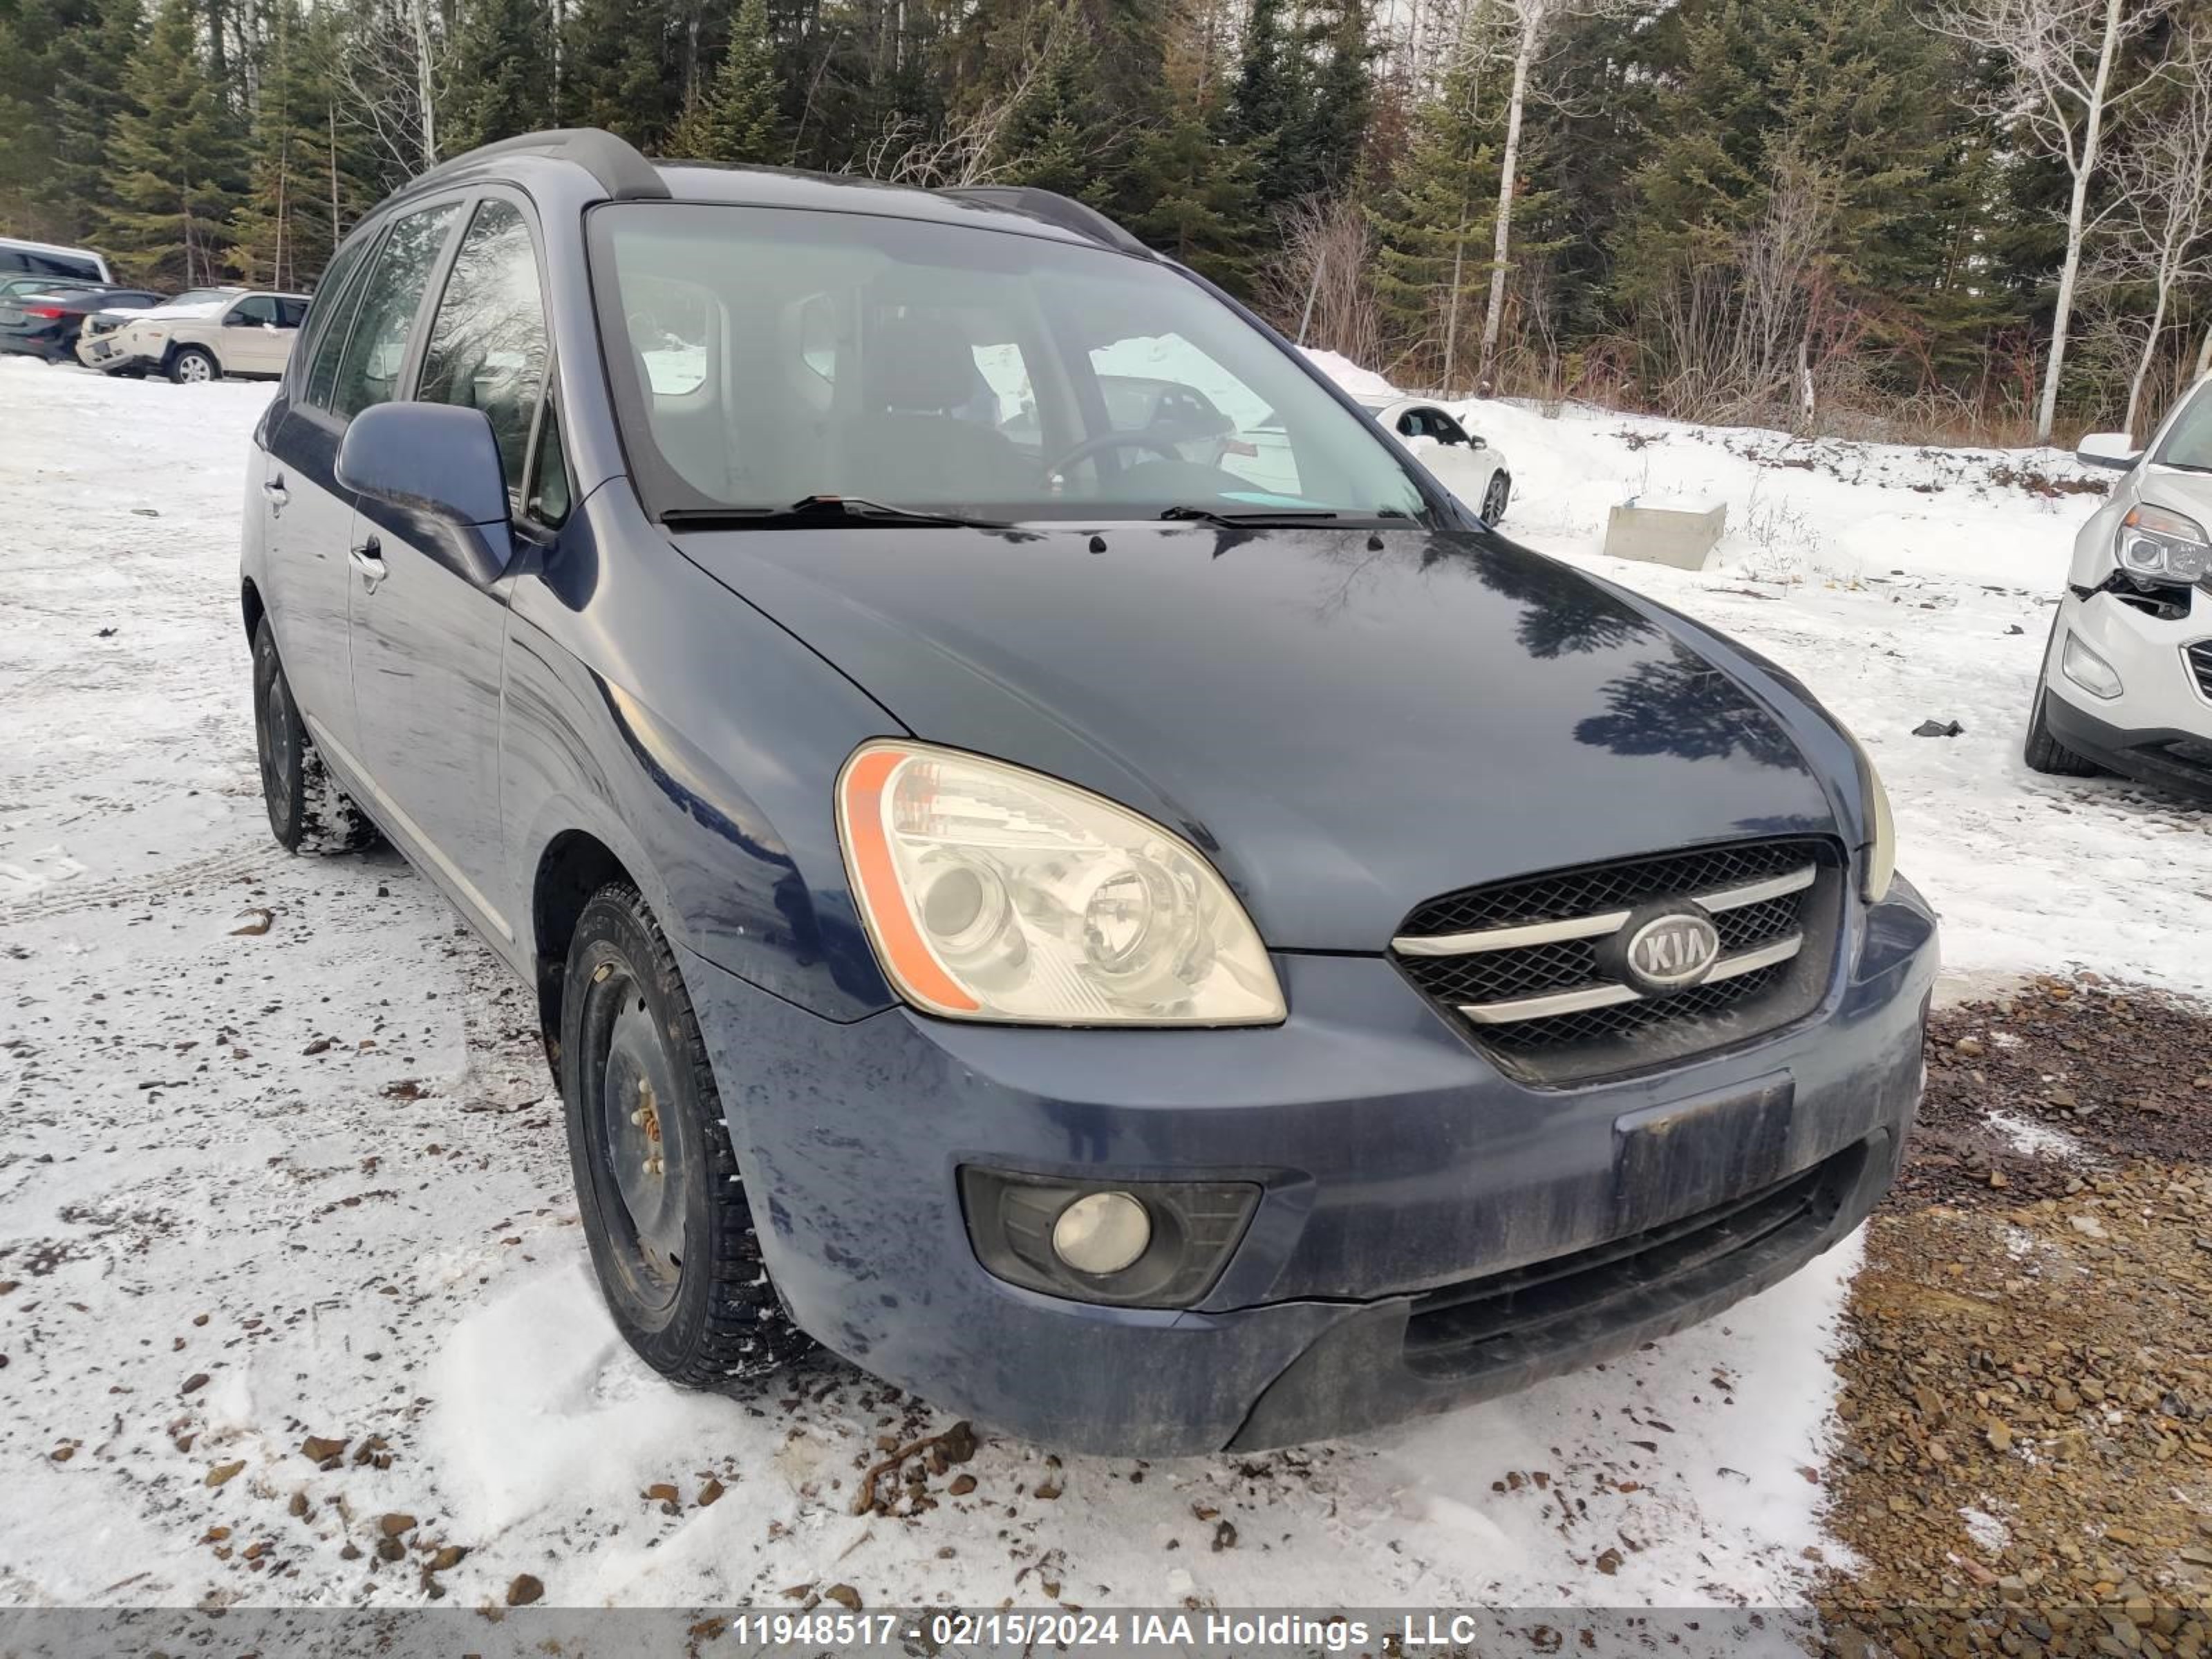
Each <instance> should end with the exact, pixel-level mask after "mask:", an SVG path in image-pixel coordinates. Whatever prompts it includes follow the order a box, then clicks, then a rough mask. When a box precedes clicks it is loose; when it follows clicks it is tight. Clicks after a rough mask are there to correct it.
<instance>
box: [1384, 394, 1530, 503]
mask: <svg viewBox="0 0 2212 1659" xmlns="http://www.w3.org/2000/svg"><path fill="white" fill-rule="evenodd" d="M1359 401H1360V403H1361V404H1363V405H1364V406H1365V407H1366V408H1368V409H1370V410H1374V412H1375V418H1376V420H1378V421H1380V422H1383V425H1384V426H1386V427H1388V428H1390V430H1391V431H1393V432H1395V433H1396V434H1397V435H1398V437H1399V439H1400V441H1402V442H1403V443H1404V444H1405V446H1406V447H1407V449H1409V450H1411V451H1412V452H1413V454H1414V455H1415V456H1416V457H1418V458H1419V460H1420V463H1421V465H1423V466H1425V467H1426V468H1428V470H1429V471H1431V472H1432V473H1434V474H1435V475H1436V478H1437V483H1441V484H1442V485H1443V487H1444V488H1445V489H1449V490H1450V491H1451V493H1452V494H1453V495H1456V496H1458V497H1459V498H1460V500H1461V501H1467V502H1470V503H1473V504H1474V507H1475V510H1476V511H1477V512H1478V513H1481V515H1482V521H1483V522H1484V523H1485V524H1496V523H1497V522H1498V520H1500V519H1502V518H1504V516H1505V508H1506V505H1507V503H1508V502H1510V501H1511V500H1512V499H1513V473H1512V471H1511V469H1510V467H1508V466H1507V465H1506V462H1505V452H1504V450H1502V449H1495V448H1492V447H1491V446H1490V445H1489V444H1488V443H1486V441H1484V440H1483V439H1482V438H1481V437H1480V436H1479V435H1475V434H1474V433H1470V432H1469V431H1468V429H1467V428H1465V427H1463V426H1462V425H1461V424H1460V423H1459V422H1458V421H1457V420H1455V419H1454V418H1453V416H1451V414H1450V413H1449V411H1447V410H1442V409H1439V408H1437V405H1436V404H1431V403H1423V402H1422V401H1421V400H1420V399H1419V398H1397V399H1395V400H1394V401H1390V402H1387V403H1386V402H1383V401H1381V400H1378V399H1374V398H1361V399H1360V400H1359Z"/></svg>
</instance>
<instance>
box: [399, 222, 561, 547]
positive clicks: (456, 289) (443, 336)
mask: <svg viewBox="0 0 2212 1659" xmlns="http://www.w3.org/2000/svg"><path fill="white" fill-rule="evenodd" d="M545 356H546V349H545V307H544V301H543V300H542V299H541V298H540V296H539V294H538V258H537V255H536V254H535V252H533V251H532V246H531V241H530V228H529V227H528V226H527V225H526V224H525V223H524V222H523V218H522V215H521V214H520V212H519V211H518V210H516V209H514V208H513V207H512V206H510V205H509V204H507V203H505V202H501V201H489V202H486V203H484V204H483V205H482V206H481V207H479V208H477V212H476V217H475V219H474V220H473V221H472V222H471V224H470V226H469V228H468V234H466V235H465V236H464V237H463V238H462V239H461V246H460V252H458V253H457V254H455V255H454V256H453V275H452V276H449V277H448V278H447V281H446V291H445V294H444V295H443V296H441V299H440V300H439V301H438V314H437V317H436V319H435V321H434V322H433V323H432V324H431V327H430V345H429V349H428V351H427V352H426V353H425V354H424V356H423V358H422V385H421V387H420V389H419V390H418V391H417V392H416V397H418V398H421V399H422V401H423V402H425V403H434V404H457V405H458V406H459V407H461V408H463V409H481V410H483V412H484V413H485V414H486V415H487V416H489V417H490V420H491V429H492V434H493V435H494V436H495V437H496V438H497V439H498V440H499V459H500V464H501V467H502V468H503V469H504V470H505V471H506V473H507V495H508V497H509V498H510V500H511V501H513V504H514V506H515V507H517V508H520V506H521V498H522V473H523V463H524V461H525V459H526V457H527V455H528V453H529V449H530V427H531V422H532V419H533V417H535V416H536V415H537V413H538V397H539V394H540V393H541V392H544V388H545Z"/></svg>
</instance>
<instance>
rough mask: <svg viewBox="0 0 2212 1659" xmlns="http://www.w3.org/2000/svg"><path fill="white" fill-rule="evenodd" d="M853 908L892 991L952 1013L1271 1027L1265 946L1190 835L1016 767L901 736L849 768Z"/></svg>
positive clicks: (867, 748) (846, 814)
mask: <svg viewBox="0 0 2212 1659" xmlns="http://www.w3.org/2000/svg"><path fill="white" fill-rule="evenodd" d="M837 834H838V840H839V842H840V843H841V844H842V847H843V848H844V854H845V869H846V872H847V874H848V876H849V877H850V878H851V880H852V887H853V895H854V902H855V903H856V904H857V905H858V907H859V908H860V919H861V921H863V922H864V923H865V924H866V927H867V930H868V938H869V940H870V942H871V943H872V944H873V945H874V946H875V950H876V959H877V960H878V962H879V963H882V964H883V969H884V975H885V976H886V977H888V978H889V979H890V982H891V985H892V987H893V988H894V989H896V991H897V992H898V994H900V995H901V996H902V997H903V998H905V999H906V1000H907V1001H908V1002H909V1003H912V1004H913V1005H914V1006H915V1007H917V1008H920V1009H921V1010H923V1011H924V1012H928V1013H933V1014H941V1015H944V1016H945V1017H946V1018H952V1019H972V1020H989V1021H998V1022H1010V1023H1014V1024H1036V1025H1119V1024H1127V1025H1268V1024H1276V1023H1277V1022H1279V1021H1280V1020H1281V1019H1282V1018H1283V1015H1284V1004H1283V994H1282V991H1281V988H1280V987H1279V986H1278V985H1277V983H1276V981H1275V970H1274V966H1273V963H1271V962H1269V961H1268V959H1267V949H1266V947H1265V946H1264V945H1261V943H1260V936H1259V934H1258V933H1257V932H1255V930H1254V928H1253V927H1252V923H1251V921H1250V920H1249V918H1248V917H1247V916H1246V915H1245V914H1244V907H1243V905H1241V904H1239V903H1238V902H1237V896H1236V895H1235V894H1233V893H1231V891H1230V890H1229V887H1228V884H1226V883H1225V882H1224V881H1223V880H1222V879H1221V878H1220V876H1219V875H1218V874H1217V873H1216V872H1215V871H1214V869H1213V867H1212V866H1211V865H1209V864H1208V863H1207V862H1206V860H1205V859H1204V858H1203V857H1202V856H1201V855H1200V854H1199V852H1198V850H1197V849H1196V848H1194V847H1192V846H1191V845H1190V844H1189V843H1188V842H1186V841H1184V840H1183V839H1182V837H1181V836H1176V835H1175V834H1174V833H1173V832H1171V831H1170V830H1168V829H1163V828H1162V827H1161V826H1160V825H1158V824H1157V823H1152V821H1151V820H1149V819H1147V818H1144V817H1139V815H1138V814H1136V813H1134V812H1132V811H1129V810H1128V809H1127V808H1126V807H1122V806H1117V805H1115V804H1114V803H1113V802H1112V801H1109V800H1107V799H1103V797H1101V796H1098V795H1094V794H1092V793H1091V792H1090V791H1088V790H1086V789H1079V788H1077V787H1075V786H1074V785H1073V784H1068V783H1062V782H1060V781H1058V780H1057V779H1054V778H1048V777H1045V776H1043V775H1041V774H1038V773H1036V772H1031V771H1028V770H1026V769H1024V768H1021V767H1018V766H1009V765H1007V764H1006V763H1004V762H1000V761H994V760H986V759H984V758H982V757H980V756H976V755H969V754H963V753H962V752H960V751H959V750H951V749H939V748H935V747H933V746H932V745H930V744H921V743H908V742H904V741H899V740H894V739H884V740H882V741H878V742H872V743H866V744H862V745H861V746H860V748H859V749H857V750H854V753H853V757H852V758H851V759H849V760H848V761H847V762H846V763H845V769H844V771H843V772H842V774H841V775H839V777H838V780H837Z"/></svg>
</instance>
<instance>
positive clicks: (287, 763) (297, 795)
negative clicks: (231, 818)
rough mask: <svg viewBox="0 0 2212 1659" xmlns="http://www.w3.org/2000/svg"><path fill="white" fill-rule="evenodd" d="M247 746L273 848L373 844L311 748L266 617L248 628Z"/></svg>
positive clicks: (327, 849) (355, 848) (349, 849)
mask: <svg viewBox="0 0 2212 1659" xmlns="http://www.w3.org/2000/svg"><path fill="white" fill-rule="evenodd" d="M253 747H254V753H255V755H256V757H258V760H259V761H260V763H261V799H262V802H263V804H264V805H266V806H267V807H268V809H269V829H270V833H271V834H272V835H274V836H276V843H277V845H278V846H280V847H282V848H283V849H284V850H285V851H286V852H288V853H357V852H359V851H361V850H362V848H365V847H373V846H374V845H375V844H376V839H377V836H376V826H375V825H374V824H373V823H370V822H369V821H368V817H367V815H366V814H364V813H363V812H362V810H361V808H359V807H358V806H356V805H354V804H353V799H352V798H351V797H350V796H349V795H348V794H347V793H346V792H345V791H344V790H343V789H342V788H340V787H338V781H337V779H336V778H334V777H332V776H331V773H330V769H329V768H328V767H326V766H325V765H324V764H323V757H321V756H320V755H319V754H318V753H316V752H315V744H314V740H313V738H310V737H308V735H307V722H306V721H305V720H301V718H300V705H299V704H297V703H296V702H293V701H292V687H291V684H290V683H289V681H287V680H286V679H285V678H284V665H283V663H282V662H281V661H279V660H278V659H277V656H276V635H275V634H274V633H273V632H271V631H270V627H269V619H268V618H267V617H263V618H262V619H261V625H260V626H259V627H258V628H256V629H254V630H253Z"/></svg>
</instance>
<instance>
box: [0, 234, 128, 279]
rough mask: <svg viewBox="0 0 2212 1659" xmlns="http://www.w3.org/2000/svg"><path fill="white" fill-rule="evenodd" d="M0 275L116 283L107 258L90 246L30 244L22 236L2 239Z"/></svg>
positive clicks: (47, 243) (0, 246)
mask: <svg viewBox="0 0 2212 1659" xmlns="http://www.w3.org/2000/svg"><path fill="white" fill-rule="evenodd" d="M0 276H76V277H80V278H82V280H84V281H86V282H88V283H112V282H113V281H114V280H115V274H114V272H112V271H111V270H108V268H107V260H106V258H105V257H103V256H102V255H100V254H98V253H95V252H93V250H92V249H90V248H88V247H58V246H55V245H54V244H53V243H52V242H27V241H24V240H22V239H21V237H18V236H0Z"/></svg>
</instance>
